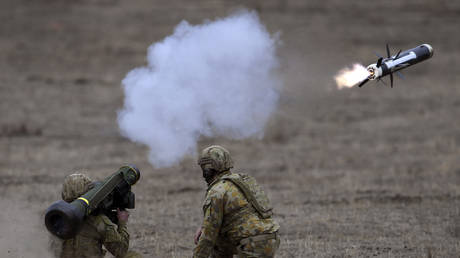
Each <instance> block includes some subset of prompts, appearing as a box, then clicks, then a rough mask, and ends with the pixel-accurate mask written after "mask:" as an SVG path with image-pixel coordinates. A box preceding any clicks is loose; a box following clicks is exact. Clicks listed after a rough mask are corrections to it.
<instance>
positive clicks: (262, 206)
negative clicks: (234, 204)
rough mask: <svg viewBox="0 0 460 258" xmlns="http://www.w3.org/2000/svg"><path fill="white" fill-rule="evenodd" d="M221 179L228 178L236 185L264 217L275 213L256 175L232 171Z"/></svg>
mask: <svg viewBox="0 0 460 258" xmlns="http://www.w3.org/2000/svg"><path fill="white" fill-rule="evenodd" d="M221 180H227V181H230V182H232V183H233V184H234V185H236V186H237V187H238V188H239V189H240V190H241V192H243V195H244V197H246V199H247V201H248V202H249V203H250V204H251V205H252V207H254V209H255V210H256V211H257V213H259V215H260V216H261V217H262V218H264V219H267V218H270V217H271V216H272V215H273V212H272V210H273V208H272V207H271V205H270V201H269V200H268V197H267V195H266V194H265V192H264V191H263V190H262V188H261V187H260V186H259V184H257V182H256V179H255V178H254V177H252V176H249V175H246V174H236V173H232V174H229V175H225V176H223V177H222V178H221Z"/></svg>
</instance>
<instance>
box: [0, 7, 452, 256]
mask: <svg viewBox="0 0 460 258" xmlns="http://www.w3.org/2000/svg"><path fill="white" fill-rule="evenodd" d="M240 7H246V8H249V9H255V10H257V11H258V13H259V15H260V17H261V21H262V22H263V23H264V24H265V25H266V26H267V28H268V30H269V31H270V32H273V33H274V32H278V31H279V32H280V33H281V34H280V37H281V39H282V41H283V45H282V46H281V47H280V49H279V51H278V53H279V56H280V60H281V74H282V76H283V78H284V89H283V91H282V96H281V100H280V104H279V108H278V111H277V112H276V114H275V115H274V116H273V117H272V119H271V120H270V122H269V124H268V125H267V127H266V130H265V137H264V138H263V139H262V140H257V139H249V140H245V141H233V140H225V139H220V138H214V139H207V138H206V139H202V140H201V141H200V143H199V146H200V148H202V147H205V146H207V145H209V144H221V145H224V146H225V147H227V148H228V149H229V150H230V151H231V153H232V154H233V156H234V160H235V163H236V171H245V172H247V173H250V174H252V175H254V176H255V177H256V178H257V179H258V181H260V183H261V184H262V185H263V186H264V188H265V189H266V192H268V193H269V196H270V198H271V200H272V202H273V204H274V207H275V212H276V218H277V220H278V221H279V223H280V225H281V237H282V242H281V247H280V250H279V257H459V255H460V242H459V241H460V224H459V221H460V209H459V207H460V162H459V160H460V68H459V66H460V62H459V61H460V3H459V2H458V1H448V0H440V1H434V0H408V1H364V0H363V1H340V0H321V1H320V0H313V1H302V0H286V1H282V0H247V1H242V0H239V1H236V0H199V1H198V0H196V1H185V0H181V1H180V0H168V1H164V0H155V1H147V0H131V1H129V0H76V1H58V0H35V1H26V0H2V1H0V207H1V209H2V211H1V212H0V232H1V233H0V257H8V258H9V257H52V254H51V252H50V251H49V250H48V249H49V247H48V245H49V243H48V241H49V234H48V232H47V231H46V229H45V227H44V225H43V214H44V210H45V209H46V208H47V207H48V206H49V205H50V204H51V203H52V202H53V201H55V200H57V199H58V198H59V197H60V195H59V193H60V188H61V183H62V181H63V179H64V177H65V176H66V175H67V174H69V173H71V172H73V171H76V170H85V171H87V173H88V174H89V175H90V176H91V177H92V178H95V179H101V178H103V177H105V176H107V175H109V174H111V173H112V172H114V171H115V170H116V169H118V167H119V166H120V165H122V164H124V163H127V162H129V163H133V164H136V165H137V166H138V167H139V168H140V169H141V172H142V178H141V181H140V182H139V183H138V184H137V185H136V186H135V188H134V192H135V193H136V197H137V199H136V202H137V203H136V206H137V208H136V209H135V210H133V211H132V212H131V217H130V223H129V230H130V232H131V236H132V241H131V243H132V246H133V249H136V250H138V251H140V252H141V253H143V254H144V255H145V257H190V256H191V253H192V249H193V247H194V244H193V234H194V231H195V229H196V227H197V226H198V225H200V223H201V207H200V206H201V203H202V198H203V197H204V192H205V187H206V186H205V182H204V180H203V179H202V178H201V171H200V170H199V168H198V167H197V166H196V163H195V158H194V157H189V158H186V159H185V160H183V161H182V162H181V163H180V164H178V165H176V166H173V167H170V168H165V169H155V168H154V167H152V165H150V164H149V163H148V160H147V152H148V150H147V148H146V147H144V146H141V145H138V144H135V143H132V142H130V141H129V140H127V139H125V138H123V137H121V136H120V134H119V131H118V126H117V122H116V116H117V111H118V110H119V109H120V108H121V107H122V105H123V92H122V89H121V86H120V82H121V80H122V79H123V78H124V76H125V75H126V73H127V72H129V71H130V70H131V69H133V68H134V67H138V66H142V65H144V64H145V55H146V49H147V47H148V46H149V45H150V44H152V43H153V42H156V41H159V40H161V39H163V38H164V37H166V36H167V35H169V34H171V33H172V31H173V28H174V27H175V25H177V24H178V23H179V22H180V21H181V20H183V19H185V20H188V21H189V22H191V23H194V24H197V23H201V22H202V21H204V20H205V19H215V18H217V17H223V16H226V15H228V14H230V13H231V12H232V11H234V10H236V9H238V8H240ZM387 42H388V43H389V44H390V46H391V47H393V48H392V50H393V51H397V50H399V49H403V50H404V49H408V48H412V47H415V46H417V45H419V44H422V43H429V44H431V45H432V46H433V48H434V56H433V58H432V59H431V60H428V61H426V62H424V63H421V64H419V65H417V66H414V67H410V68H408V69H407V70H405V71H404V74H405V80H401V79H399V78H397V77H396V79H395V88H393V89H390V88H389V87H388V86H384V85H383V84H376V83H369V84H368V85H366V86H365V87H363V88H361V89H358V88H352V89H347V90H341V91H339V90H336V87H335V83H334V80H333V76H334V75H335V74H336V73H337V71H338V70H340V69H341V68H343V67H345V66H349V65H351V64H352V63H353V62H362V63H363V64H364V65H367V64H369V63H371V62H375V61H376V59H377V58H376V57H375V54H374V52H379V53H381V54H383V53H384V52H385V50H384V49H385V43H387Z"/></svg>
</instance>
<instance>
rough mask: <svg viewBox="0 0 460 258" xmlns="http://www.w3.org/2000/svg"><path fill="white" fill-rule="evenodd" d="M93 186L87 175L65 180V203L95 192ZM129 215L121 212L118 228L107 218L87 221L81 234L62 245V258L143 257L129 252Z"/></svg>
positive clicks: (77, 175) (100, 215) (63, 191)
mask: <svg viewBox="0 0 460 258" xmlns="http://www.w3.org/2000/svg"><path fill="white" fill-rule="evenodd" d="M91 186H92V182H91V179H89V178H88V176H86V175H84V174H72V175H69V176H67V177H66V178H65V180H64V184H63V186H62V192H61V195H62V199H63V200H64V201H66V202H72V201H73V200H75V199H77V198H78V197H80V196H81V195H83V194H84V193H86V192H87V191H88V190H90V189H91ZM128 217H129V213H128V212H127V211H120V210H118V211H117V218H118V225H116V224H114V223H113V222H112V221H110V219H109V218H108V217H107V216H106V215H104V214H91V215H89V216H88V217H86V218H85V221H84V222H83V226H82V229H81V231H80V232H79V233H78V234H77V235H76V236H75V237H74V238H72V239H68V240H64V242H63V243H62V251H61V258H80V257H81V258H83V257H84V258H86V257H88V258H89V257H91V258H99V257H104V255H105V253H106V251H105V250H103V248H102V245H104V247H105V248H106V249H107V250H108V251H109V252H110V253H111V254H113V255H114V256H115V257H124V258H130V257H133V258H134V257H136V258H137V257H141V256H140V255H139V254H138V253H136V252H133V251H128V247H129V234H128V229H127V227H126V224H127V223H128Z"/></svg>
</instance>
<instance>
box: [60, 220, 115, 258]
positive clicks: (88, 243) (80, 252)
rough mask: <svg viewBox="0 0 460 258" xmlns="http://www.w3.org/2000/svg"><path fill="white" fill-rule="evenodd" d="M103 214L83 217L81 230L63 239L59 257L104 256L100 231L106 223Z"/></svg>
mask: <svg viewBox="0 0 460 258" xmlns="http://www.w3.org/2000/svg"><path fill="white" fill-rule="evenodd" d="M107 220H109V219H108V218H107V217H106V216H105V215H96V216H89V217H88V218H86V219H85V221H84V223H83V226H82V229H81V231H80V232H79V233H78V234H77V235H76V236H75V237H74V238H71V239H67V240H64V242H63V244H62V252H61V258H71V257H72V258H100V257H104V255H105V250H103V248H102V244H103V242H102V241H103V236H102V235H101V232H103V231H104V228H105V226H106V224H107V223H111V222H110V220H109V221H107Z"/></svg>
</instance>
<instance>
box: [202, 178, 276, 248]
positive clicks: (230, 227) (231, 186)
mask: <svg viewBox="0 0 460 258" xmlns="http://www.w3.org/2000/svg"><path fill="white" fill-rule="evenodd" d="M230 176H233V177H235V178H237V177H241V176H246V175H244V174H241V175H240V174H230ZM251 179H252V180H253V178H251ZM251 184H253V185H252V186H251V185H249V187H248V189H246V190H249V192H251V190H254V191H252V192H253V194H251V193H248V191H245V190H244V189H242V187H241V186H238V184H237V183H236V182H235V181H234V180H230V179H229V177H228V176H227V177H226V176H224V177H222V179H221V180H220V181H219V182H217V183H216V184H215V185H214V186H213V187H212V189H211V191H210V192H209V193H210V194H213V192H214V194H217V195H220V196H221V197H222V199H223V205H224V216H223V221H222V227H221V231H220V232H221V234H220V235H221V236H222V237H224V238H227V239H228V240H229V241H230V242H232V243H233V244H238V243H239V242H240V241H241V240H242V239H244V238H247V237H251V236H256V235H262V234H270V233H274V232H276V231H278V229H279V225H278V223H276V221H274V220H273V218H272V217H271V215H270V216H265V218H264V216H262V214H261V213H260V212H258V211H257V210H256V208H255V207H254V205H253V204H251V198H253V199H256V198H259V197H260V196H262V197H263V198H262V199H266V200H268V198H266V195H265V193H263V191H262V190H261V189H260V187H258V185H257V186H256V182H255V180H253V181H251ZM245 192H246V193H245ZM246 195H252V197H251V196H246ZM259 199H260V198H259ZM259 202H260V201H259ZM265 205H269V204H265ZM265 208H266V207H265ZM270 210H271V208H270Z"/></svg>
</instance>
